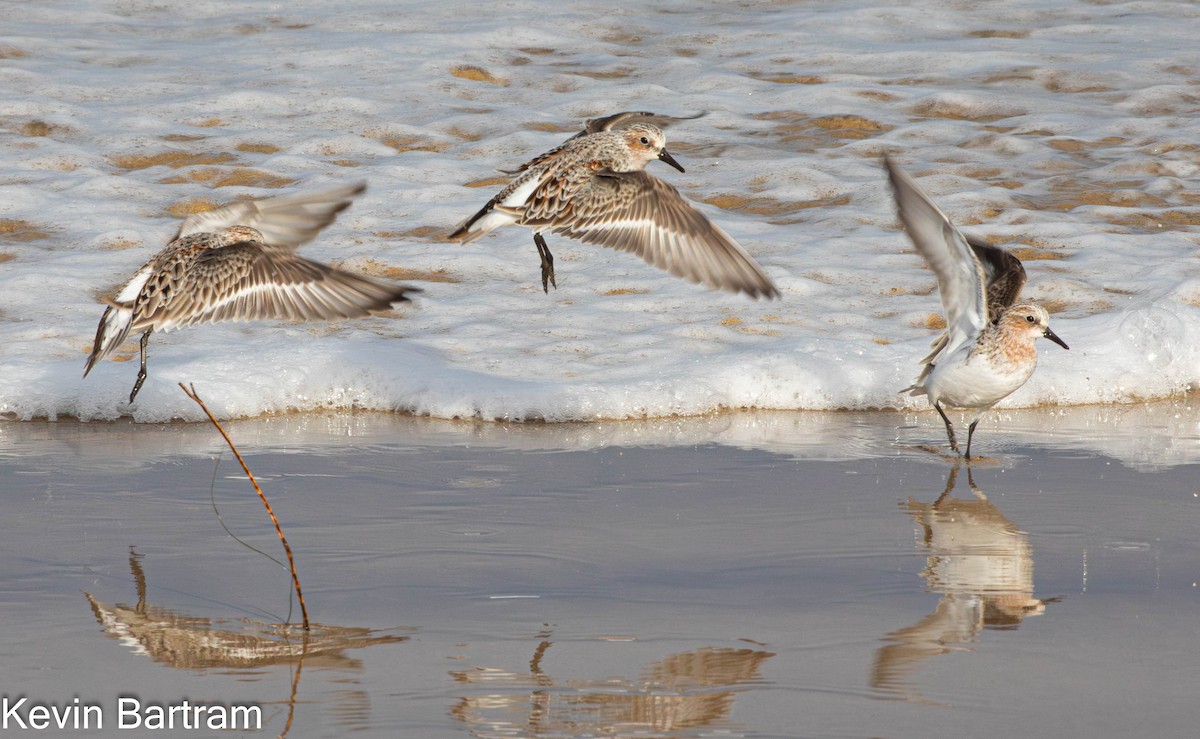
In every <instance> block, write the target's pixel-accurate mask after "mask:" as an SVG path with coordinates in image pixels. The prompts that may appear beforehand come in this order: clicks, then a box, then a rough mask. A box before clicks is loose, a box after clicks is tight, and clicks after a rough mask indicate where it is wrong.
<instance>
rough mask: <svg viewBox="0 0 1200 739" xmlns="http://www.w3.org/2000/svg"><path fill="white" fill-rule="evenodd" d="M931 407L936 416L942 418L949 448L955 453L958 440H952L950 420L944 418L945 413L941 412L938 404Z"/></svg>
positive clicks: (952, 430) (952, 428)
mask: <svg viewBox="0 0 1200 739" xmlns="http://www.w3.org/2000/svg"><path fill="white" fill-rule="evenodd" d="M933 407H934V408H936V409H937V412H938V415H939V416H941V417H942V421H944V422H945V424H946V436H947V437H948V438H949V439H950V448H951V449H953V450H954V451H956V452H957V451H958V440H957V439H955V438H954V427H953V426H951V425H950V419H949V418H947V417H946V413H945V411H943V410H942V406H941V405H940V404H938V403H934V404H933ZM969 448H970V447H968V449H969Z"/></svg>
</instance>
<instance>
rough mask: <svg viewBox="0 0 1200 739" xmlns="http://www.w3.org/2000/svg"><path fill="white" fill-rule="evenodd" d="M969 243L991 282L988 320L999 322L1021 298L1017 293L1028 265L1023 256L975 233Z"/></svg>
mask: <svg viewBox="0 0 1200 739" xmlns="http://www.w3.org/2000/svg"><path fill="white" fill-rule="evenodd" d="M967 244H968V245H970V247H971V251H973V252H975V257H976V258H977V259H978V260H979V264H980V265H981V266H982V267H983V276H984V280H985V281H986V282H987V305H988V322H989V323H995V322H996V321H997V320H998V319H999V318H1000V314H1001V313H1003V312H1004V311H1005V310H1006V309H1007V308H1008V307H1009V306H1011V305H1012V304H1013V303H1015V302H1017V296H1018V295H1020V294H1021V288H1022V287H1024V286H1025V267H1023V266H1022V265H1021V260H1020V259H1017V258H1016V257H1015V256H1013V255H1012V254H1010V253H1009V252H1008V251H1006V250H1004V249H1001V248H1000V247H998V246H992V245H991V244H989V243H987V242H986V241H982V240H980V239H978V238H976V237H974V236H968V237H967Z"/></svg>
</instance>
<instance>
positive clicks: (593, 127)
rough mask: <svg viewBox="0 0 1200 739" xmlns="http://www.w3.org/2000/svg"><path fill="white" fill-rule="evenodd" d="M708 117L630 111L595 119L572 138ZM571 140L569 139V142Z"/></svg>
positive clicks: (663, 126)
mask: <svg viewBox="0 0 1200 739" xmlns="http://www.w3.org/2000/svg"><path fill="white" fill-rule="evenodd" d="M706 115H708V112H707V111H701V112H699V113H697V114H696V115H683V116H670V115H659V114H658V113H648V112H646V111H635V110H628V111H625V112H624V113H614V114H612V115H608V116H604V117H603V118H593V119H591V120H589V121H587V122H586V123H584V124H583V130H582V131H580V132H579V133H577V134H575V136H573V137H572V138H579V137H580V136H584V135H586V134H589V133H599V132H600V131H613V130H617V129H621V128H628V127H629V126H632V125H633V124H635V123H649V124H650V125H652V126H657V127H659V128H666V127H667V126H670V125H671V124H673V123H678V122H679V121H693V120H695V119H697V118H702V117H704V116H706ZM569 140H570V139H568V141H569Z"/></svg>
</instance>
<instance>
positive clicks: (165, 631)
mask: <svg viewBox="0 0 1200 739" xmlns="http://www.w3.org/2000/svg"><path fill="white" fill-rule="evenodd" d="M143 556H144V555H141V554H138V553H137V552H136V551H135V550H134V549H133V547H130V549H129V569H130V572H131V573H132V574H133V580H134V583H135V585H136V587H137V596H138V599H137V603H136V604H135V605H132V606H131V605H125V604H120V603H118V604H116V605H111V606H110V605H107V604H105V603H102V602H100V601H98V600H96V598H94V597H93V596H92V594H91V593H87V592H85V593H84V595H85V596H87V599H88V603H89V604H91V607H92V613H94V614H95V616H96V620H97V621H99V622H100V625H101V626H103V627H104V633H105V634H106V635H107V636H110V637H112V638H114V639H116V640H118V641H119V642H121V643H122V644H124V645H126V646H128V647H129V648H130V649H131V651H133V653H134V654H139V655H144V656H146V657H149V658H150V659H151V660H153V661H154V662H157V663H159V664H163V665H167V666H168V667H177V668H182V669H193V670H203V669H211V668H224V669H246V668H261V667H266V666H270V665H288V666H290V667H292V668H293V669H294V674H293V676H292V688H291V696H290V698H289V699H288V715H287V720H286V724H285V727H284V729H283V731H282V733H281V734H280V736H283V735H285V734H287V732H288V730H289V729H290V728H291V724H292V717H293V711H294V709H295V703H296V692H297V690H298V689H299V685H300V672H301V669H302V668H304V667H306V666H307V667H310V668H317V669H323V668H324V669H331V668H332V669H342V670H360V669H362V663H361V662H360V661H359V660H356V659H354V658H352V657H347V656H346V655H345V654H343V652H344V651H345V650H347V649H361V648H363V647H373V646H376V645H379V644H395V643H398V642H403V641H407V640H408V637H407V636H399V635H396V634H383V633H379V632H374V631H372V630H370V629H364V628H357V627H345V626H324V625H319V624H311V629H310V630H309V631H307V632H306V631H305V630H304V629H303V628H301V627H300V626H299V625H295V624H278V623H268V622H265V621H258V620H255V619H250V618H242V619H238V620H236V621H226V620H222V619H210V618H201V617H195V616H186V615H183V614H180V613H178V612H176V611H174V610H172V609H170V608H164V607H162V606H156V605H152V604H149V603H147V602H146V573H145V571H144V570H143V568H142V562H141V560H142V557H143Z"/></svg>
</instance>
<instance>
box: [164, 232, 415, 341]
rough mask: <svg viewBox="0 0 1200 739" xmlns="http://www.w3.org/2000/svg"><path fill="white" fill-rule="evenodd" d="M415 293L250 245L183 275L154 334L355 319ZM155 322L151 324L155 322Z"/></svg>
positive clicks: (219, 253)
mask: <svg viewBox="0 0 1200 739" xmlns="http://www.w3.org/2000/svg"><path fill="white" fill-rule="evenodd" d="M410 292H420V291H419V290H417V289H416V288H413V287H410V286H407V285H392V284H389V283H385V282H380V281H377V280H372V279H369V278H366V277H360V276H358V275H355V274H351V273H349V272H345V271H342V270H340V269H335V268H333V267H329V266H327V265H324V264H320V263H319V262H313V261H311V260H308V259H304V258H303V257H300V256H297V255H296V254H295V253H293V252H292V251H291V250H289V249H278V248H274V247H270V246H264V245H263V244H258V243H254V242H244V243H241V244H234V245H232V246H226V247H221V248H219V249H211V250H209V251H208V252H205V253H204V254H202V255H201V256H200V257H199V258H198V259H197V260H196V263H195V264H194V265H192V267H191V269H190V270H189V272H188V275H187V284H186V286H182V285H181V289H180V290H179V291H178V292H176V294H175V295H174V299H173V300H172V301H171V302H170V303H169V304H168V305H167V306H165V307H164V310H162V311H160V315H159V316H157V317H151V316H147V317H146V318H147V320H148V321H155V323H156V326H155V327H156V328H162V329H164V330H165V329H167V328H174V327H180V326H192V325H195V324H200V323H215V322H217V321H255V320H260V319H264V318H278V319H285V320H291V321H311V320H318V319H319V320H335V319H339V318H360V317H362V316H366V315H367V314H368V313H370V311H373V310H386V309H387V308H389V307H391V304H392V303H400V302H404V301H407V300H408V297H407V296H406V293H410ZM156 318H157V320H155V319H156Z"/></svg>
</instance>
